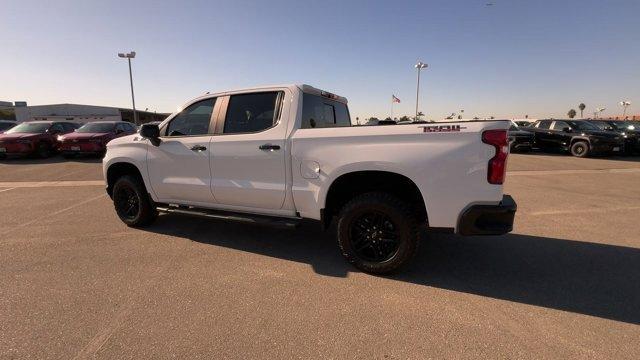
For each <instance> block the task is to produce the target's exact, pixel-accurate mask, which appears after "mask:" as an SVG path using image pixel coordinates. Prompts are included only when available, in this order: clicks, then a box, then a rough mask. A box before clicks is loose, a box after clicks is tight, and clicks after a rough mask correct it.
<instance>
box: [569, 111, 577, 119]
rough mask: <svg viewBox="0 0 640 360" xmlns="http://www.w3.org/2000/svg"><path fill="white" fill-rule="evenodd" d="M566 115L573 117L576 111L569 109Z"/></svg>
mask: <svg viewBox="0 0 640 360" xmlns="http://www.w3.org/2000/svg"><path fill="white" fill-rule="evenodd" d="M567 115H568V116H569V119H573V118H574V117H576V111H575V110H574V109H571V110H569V112H568V113H567Z"/></svg>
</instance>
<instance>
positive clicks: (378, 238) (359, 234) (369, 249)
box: [349, 211, 400, 262]
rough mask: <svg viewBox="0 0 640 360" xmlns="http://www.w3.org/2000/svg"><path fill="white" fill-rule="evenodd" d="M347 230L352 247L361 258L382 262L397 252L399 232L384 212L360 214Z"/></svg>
mask: <svg viewBox="0 0 640 360" xmlns="http://www.w3.org/2000/svg"><path fill="white" fill-rule="evenodd" d="M349 232H350V235H351V236H350V240H351V246H352V249H353V251H354V253H355V254H356V256H358V257H359V258H361V259H362V260H365V261H371V262H384V261H387V260H389V259H391V258H393V256H394V255H395V254H396V253H397V252H398V248H399V245H400V233H399V231H398V228H397V226H396V225H394V224H393V221H392V220H391V218H390V217H389V216H387V215H386V214H385V213H382V212H378V211H370V212H364V213H362V214H360V215H359V216H357V217H356V218H355V219H354V220H353V221H352V223H351V225H350V229H349Z"/></svg>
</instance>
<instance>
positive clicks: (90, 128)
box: [76, 123, 116, 133]
mask: <svg viewBox="0 0 640 360" xmlns="http://www.w3.org/2000/svg"><path fill="white" fill-rule="evenodd" d="M115 126H116V125H115V124H112V123H88V124H85V125H82V126H81V127H80V128H78V130H76V132H79V133H108V132H112V131H113V128H114V127H115Z"/></svg>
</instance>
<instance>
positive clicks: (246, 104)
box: [222, 91, 280, 134]
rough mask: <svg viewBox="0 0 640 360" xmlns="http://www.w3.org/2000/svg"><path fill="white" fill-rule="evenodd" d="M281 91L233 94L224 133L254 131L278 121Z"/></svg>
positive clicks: (225, 120) (264, 128) (268, 126)
mask: <svg viewBox="0 0 640 360" xmlns="http://www.w3.org/2000/svg"><path fill="white" fill-rule="evenodd" d="M279 94H280V92H277V91H275V92H264V93H253V94H239V95H231V98H230V99H229V106H228V107H227V114H226V116H225V119H224V129H223V131H222V133H223V134H242V133H254V132H259V131H263V130H266V129H268V128H270V127H272V126H273V125H275V124H276V122H277V121H278V116H279V115H278V111H277V109H278V108H279V104H278V102H279V101H278V98H279Z"/></svg>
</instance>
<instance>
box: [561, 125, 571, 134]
mask: <svg viewBox="0 0 640 360" xmlns="http://www.w3.org/2000/svg"><path fill="white" fill-rule="evenodd" d="M562 131H564V132H566V133H568V132H571V128H570V127H568V126H567V127H564V128H562Z"/></svg>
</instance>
